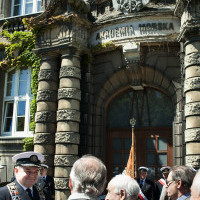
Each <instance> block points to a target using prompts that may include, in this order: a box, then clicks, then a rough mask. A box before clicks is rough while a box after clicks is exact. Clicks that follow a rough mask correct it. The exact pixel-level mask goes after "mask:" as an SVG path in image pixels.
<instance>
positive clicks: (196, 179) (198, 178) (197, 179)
mask: <svg viewBox="0 0 200 200" xmlns="http://www.w3.org/2000/svg"><path fill="white" fill-rule="evenodd" d="M199 183H200V170H198V171H197V174H196V176H195V177H194V180H193V183H192V188H193V190H194V192H195V195H196V197H200V187H199Z"/></svg>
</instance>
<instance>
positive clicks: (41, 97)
mask: <svg viewBox="0 0 200 200" xmlns="http://www.w3.org/2000/svg"><path fill="white" fill-rule="evenodd" d="M38 101H57V92H56V91H52V90H40V91H38V92H37V102H38Z"/></svg>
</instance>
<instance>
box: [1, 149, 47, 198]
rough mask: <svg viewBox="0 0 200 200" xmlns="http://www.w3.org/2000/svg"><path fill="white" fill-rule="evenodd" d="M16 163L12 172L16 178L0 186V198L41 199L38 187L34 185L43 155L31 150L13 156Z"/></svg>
mask: <svg viewBox="0 0 200 200" xmlns="http://www.w3.org/2000/svg"><path fill="white" fill-rule="evenodd" d="M12 160H13V161H14V162H15V163H16V165H15V168H14V172H15V177H16V179H15V180H14V181H13V182H11V183H9V184H8V185H6V186H4V187H2V188H0V200H14V199H21V200H41V199H42V197H41V196H40V194H39V192H38V189H37V188H36V187H35V186H34V184H35V183H36V182H37V179H38V175H39V173H40V163H41V162H43V161H44V156H43V155H42V154H40V153H35V152H33V151H29V152H24V153H20V154H17V155H15V156H13V158H12Z"/></svg>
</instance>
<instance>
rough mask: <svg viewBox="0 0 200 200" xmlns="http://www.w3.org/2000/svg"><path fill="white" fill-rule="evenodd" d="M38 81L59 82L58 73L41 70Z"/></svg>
mask: <svg viewBox="0 0 200 200" xmlns="http://www.w3.org/2000/svg"><path fill="white" fill-rule="evenodd" d="M38 80H39V81H42V80H54V81H58V73H57V72H55V71H53V70H40V72H39V76H38Z"/></svg>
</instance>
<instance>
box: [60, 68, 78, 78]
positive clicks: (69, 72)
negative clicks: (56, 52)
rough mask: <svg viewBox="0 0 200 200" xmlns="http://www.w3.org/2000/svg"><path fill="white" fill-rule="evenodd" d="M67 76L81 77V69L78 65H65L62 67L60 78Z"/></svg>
mask: <svg viewBox="0 0 200 200" xmlns="http://www.w3.org/2000/svg"><path fill="white" fill-rule="evenodd" d="M67 77H74V78H78V79H80V78H81V70H80V68H78V67H72V66H63V67H61V69H60V78H67Z"/></svg>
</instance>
